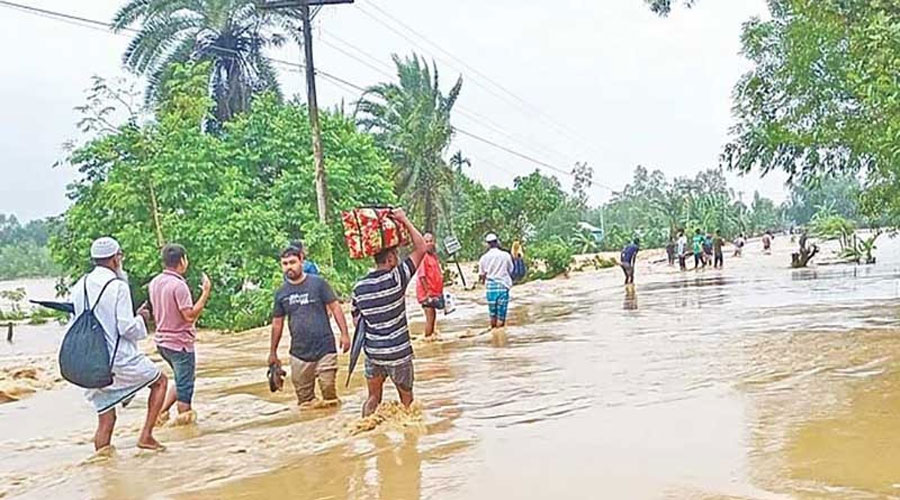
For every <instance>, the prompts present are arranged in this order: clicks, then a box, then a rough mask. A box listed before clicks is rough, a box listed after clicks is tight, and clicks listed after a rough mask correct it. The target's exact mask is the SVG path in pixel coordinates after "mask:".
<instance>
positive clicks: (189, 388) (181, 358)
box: [156, 347, 197, 404]
mask: <svg viewBox="0 0 900 500" xmlns="http://www.w3.org/2000/svg"><path fill="white" fill-rule="evenodd" d="M156 349H157V351H159V355H160V356H162V358H163V359H164V360H165V361H166V363H168V364H169V366H170V367H172V371H173V372H175V400H176V401H178V402H179V403H185V404H191V400H193V398H194V380H195V379H196V378H197V376H196V370H197V366H196V365H197V363H196V358H195V356H194V353H193V352H187V351H174V350H172V349H167V348H165V347H157V348H156Z"/></svg>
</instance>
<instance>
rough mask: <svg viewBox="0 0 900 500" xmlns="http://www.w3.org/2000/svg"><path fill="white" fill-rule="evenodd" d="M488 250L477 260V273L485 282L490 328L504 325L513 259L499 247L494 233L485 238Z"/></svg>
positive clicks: (511, 281) (511, 282)
mask: <svg viewBox="0 0 900 500" xmlns="http://www.w3.org/2000/svg"><path fill="white" fill-rule="evenodd" d="M484 241H485V243H486V244H487V246H488V251H487V252H486V253H485V254H484V255H482V256H481V260H479V261H478V275H479V278H480V279H481V282H482V283H484V284H485V286H486V288H487V292H486V293H485V295H486V298H487V303H488V313H489V314H490V316H491V328H502V327H504V326H506V310H507V308H508V307H509V290H510V288H512V285H513V279H512V272H513V259H512V256H511V255H510V254H509V252H507V251H506V250H503V249H501V248H500V239H499V238H497V235H496V234H494V233H491V234H488V235H487V236H486V237H485V239H484Z"/></svg>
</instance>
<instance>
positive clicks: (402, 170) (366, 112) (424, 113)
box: [357, 54, 462, 232]
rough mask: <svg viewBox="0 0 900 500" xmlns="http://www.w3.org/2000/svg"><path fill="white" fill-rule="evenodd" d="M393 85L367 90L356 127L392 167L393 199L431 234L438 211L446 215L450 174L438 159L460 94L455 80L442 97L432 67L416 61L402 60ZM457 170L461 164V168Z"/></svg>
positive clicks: (395, 57)
mask: <svg viewBox="0 0 900 500" xmlns="http://www.w3.org/2000/svg"><path fill="white" fill-rule="evenodd" d="M393 60H394V64H395V65H396V66H397V76H398V79H399V81H398V82H396V83H393V82H392V83H379V84H377V85H374V86H372V87H369V88H368V89H367V90H366V93H365V94H364V95H363V97H362V98H361V99H360V101H359V102H358V103H357V112H358V113H360V114H361V115H360V116H361V117H360V119H359V124H360V126H362V127H363V128H364V129H366V130H368V131H371V132H372V133H374V135H375V138H376V140H377V141H378V143H379V144H380V146H381V147H382V148H383V149H384V150H385V151H387V153H388V155H389V156H390V158H391V161H392V163H393V164H394V168H395V171H394V174H395V186H396V190H397V193H398V194H399V195H400V196H401V197H402V198H403V199H405V200H406V202H407V203H409V204H410V210H411V211H418V210H420V209H421V210H422V213H423V215H424V218H425V230H426V231H429V232H433V231H434V229H435V226H436V224H437V215H438V211H439V210H442V211H443V210H446V208H445V207H446V199H447V188H448V187H450V186H452V183H453V170H452V169H451V168H450V167H449V166H448V165H447V163H446V162H445V161H444V158H443V154H444V152H445V151H446V150H447V148H448V147H449V146H450V140H451V139H452V138H453V127H452V126H451V125H450V111H451V110H452V109H453V105H454V104H455V103H456V98H457V97H458V96H459V91H460V89H461V88H462V77H459V78H458V79H457V81H456V84H455V85H453V88H451V89H450V92H449V93H447V95H444V94H443V93H441V89H440V85H439V83H440V82H439V79H438V71H437V66H435V64H434V63H433V62H432V64H431V68H429V66H428V64H427V63H426V62H425V59H424V58H420V57H419V56H417V55H415V54H414V55H413V56H412V57H407V58H404V59H401V58H400V57H399V56H398V55H396V54H394V55H393ZM460 166H461V164H460Z"/></svg>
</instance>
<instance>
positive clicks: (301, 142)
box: [51, 63, 395, 329]
mask: <svg viewBox="0 0 900 500" xmlns="http://www.w3.org/2000/svg"><path fill="white" fill-rule="evenodd" d="M208 64H209V63H204V64H199V65H196V66H187V67H181V66H176V67H175V68H174V72H173V75H174V78H173V79H171V80H169V82H167V88H166V91H165V92H163V94H162V95H163V101H162V103H161V106H160V107H159V113H158V115H157V117H156V120H155V121H152V122H150V123H148V124H146V125H144V126H141V127H138V126H135V125H133V124H127V125H125V126H122V127H121V128H120V129H119V131H118V132H116V133H110V134H105V135H102V136H99V137H97V138H94V139H93V140H91V141H89V142H88V143H87V144H85V145H84V146H82V147H80V148H78V149H76V150H75V151H74V152H73V154H72V156H71V158H70V162H71V163H72V164H73V165H75V166H77V167H78V168H79V170H80V171H81V172H82V174H83V176H82V178H81V179H79V181H78V182H76V183H75V184H74V185H73V187H72V188H71V191H70V193H69V194H70V197H71V199H72V202H73V204H72V206H71V207H70V208H69V209H68V210H67V211H66V213H65V215H64V217H63V224H62V228H61V230H60V231H59V232H58V234H56V235H55V236H54V237H53V238H52V239H51V249H52V253H53V255H54V258H55V259H56V260H57V261H58V262H59V264H60V265H61V267H62V268H63V270H64V272H65V275H66V277H67V281H68V282H69V283H71V282H72V281H73V280H74V279H77V277H78V276H79V275H80V274H81V273H83V272H85V271H86V270H87V269H88V268H89V267H90V263H89V261H88V259H87V258H86V256H87V254H88V249H89V247H90V243H91V241H92V240H93V239H94V238H96V237H98V236H102V235H112V236H114V237H116V238H117V239H118V240H119V241H120V242H121V243H122V246H123V248H124V250H125V253H126V256H127V257H126V269H127V270H128V272H129V275H130V277H131V282H132V284H133V285H134V286H135V287H136V293H137V295H138V298H139V300H140V299H142V298H143V297H144V296H145V295H146V289H145V288H144V287H145V285H146V284H147V282H148V281H149V280H150V278H151V277H152V276H153V275H154V274H155V273H157V272H158V271H159V267H160V264H159V248H160V244H161V243H165V242H178V243H181V244H183V245H184V246H185V247H186V248H187V249H188V252H189V253H190V255H191V262H192V265H191V274H189V276H188V281H190V282H192V283H195V284H196V283H197V282H198V281H199V273H200V272H201V271H205V272H207V273H208V274H209V275H210V277H211V278H212V280H213V282H214V289H215V293H214V294H213V296H212V298H211V300H210V303H209V310H208V314H206V315H204V317H203V320H202V321H203V322H204V324H206V325H208V326H214V327H223V328H233V329H241V328H248V327H252V326H258V325H261V324H264V323H265V322H266V321H267V319H268V315H269V312H270V310H271V294H272V290H273V289H274V287H276V286H277V285H279V284H280V283H281V280H282V277H281V273H280V269H279V267H278V264H277V255H278V252H279V249H280V248H283V246H284V245H286V244H287V243H288V241H290V240H292V239H296V238H303V239H304V242H305V243H307V246H308V247H309V257H310V258H312V259H313V260H316V261H317V262H318V263H319V264H320V267H321V268H322V271H323V274H325V275H326V277H328V278H329V279H330V280H331V281H332V284H333V285H335V288H336V290H337V291H338V293H341V294H346V293H347V292H348V290H349V287H350V284H351V283H352V281H353V280H354V279H356V278H357V277H358V276H360V275H361V274H362V273H363V272H364V271H365V267H366V265H367V264H368V263H366V262H355V261H350V260H349V258H348V257H347V252H346V248H345V246H344V242H343V238H342V235H343V232H342V227H341V223H340V221H339V218H337V217H332V218H330V220H333V221H334V222H333V223H332V224H331V225H329V226H322V225H321V224H320V223H319V222H318V219H317V217H316V212H315V210H316V209H315V206H316V205H315V189H314V185H313V182H312V179H313V175H314V174H313V172H314V167H313V159H312V154H311V153H310V151H311V148H310V147H308V146H309V144H310V141H311V139H310V133H309V121H308V117H307V109H306V107H305V106H303V105H300V104H294V103H290V104H282V103H280V102H279V100H278V99H277V98H276V97H275V96H273V95H271V94H263V95H261V96H258V97H257V98H256V99H255V100H254V102H253V105H252V106H251V108H250V109H249V110H248V111H247V112H246V113H243V114H241V115H240V116H239V117H237V118H236V119H235V120H233V121H232V122H229V123H227V124H226V125H225V127H224V129H223V130H222V131H221V133H217V134H210V133H206V132H204V130H203V128H202V127H201V126H200V125H201V124H202V123H203V122H204V120H206V119H208V118H209V113H210V112H211V110H212V109H213V102H212V99H211V98H210V97H209V96H208V95H207V93H206V88H207V87H206V75H207V72H208V68H207V67H205V66H207V65H208ZM322 127H323V137H324V138H325V140H326V146H327V147H329V151H332V153H331V154H329V156H328V158H327V160H326V161H327V164H326V166H327V168H328V169H329V172H331V175H332V179H333V180H332V182H330V183H329V189H330V190H331V191H330V192H329V196H330V197H331V199H332V200H334V203H333V209H334V210H340V209H342V208H349V207H352V206H355V205H358V204H363V203H366V204H370V203H377V204H385V203H393V202H394V201H395V198H394V195H393V191H392V185H391V183H390V180H389V174H390V166H389V164H388V162H387V160H386V159H385V158H384V157H383V156H382V154H381V153H380V151H379V150H378V148H377V147H376V146H375V143H374V140H373V139H372V138H371V137H370V136H368V135H366V134H362V133H360V132H358V131H357V130H356V127H355V124H354V123H353V122H352V121H350V120H349V119H347V118H346V117H343V116H341V115H333V114H331V113H324V114H323V116H322ZM151 188H152V189H151Z"/></svg>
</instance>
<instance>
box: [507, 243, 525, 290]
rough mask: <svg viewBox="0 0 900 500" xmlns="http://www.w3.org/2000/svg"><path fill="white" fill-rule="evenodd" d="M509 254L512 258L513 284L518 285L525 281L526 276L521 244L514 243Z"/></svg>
mask: <svg viewBox="0 0 900 500" xmlns="http://www.w3.org/2000/svg"><path fill="white" fill-rule="evenodd" d="M509 254H510V255H511V256H512V260H513V272H512V279H513V283H518V282H520V281H522V280H523V279H525V275H526V274H528V268H527V267H526V266H525V252H524V251H523V250H522V244H521V243H520V242H518V241H514V242H513V244H512V249H511V250H510V251H509Z"/></svg>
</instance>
